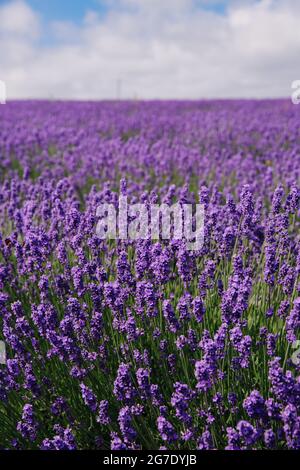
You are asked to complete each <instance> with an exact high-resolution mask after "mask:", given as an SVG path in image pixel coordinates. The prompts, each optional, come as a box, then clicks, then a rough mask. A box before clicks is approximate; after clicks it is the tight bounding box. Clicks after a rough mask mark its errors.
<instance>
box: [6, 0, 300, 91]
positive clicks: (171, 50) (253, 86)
mask: <svg viewBox="0 0 300 470" xmlns="http://www.w3.org/2000/svg"><path fill="white" fill-rule="evenodd" d="M299 17H300V2H299V0H227V1H225V0H0V51H1V54H0V80H3V81H5V83H6V87H7V91H8V98H10V97H11V98H48V97H54V98H71V99H107V98H115V97H116V95H117V89H118V85H117V83H120V82H121V86H119V89H121V94H122V98H133V97H138V98H143V99H156V98H161V99H164V98H166V99H172V98H179V99H184V98H188V99H190V98H192V99H193V98H218V97H221V98H234V97H236V98H242V97H253V98H256V97H257V98H260V97H282V96H290V93H291V83H292V82H293V81H294V80H297V79H300V70H299V65H298V64H299V57H298V55H299V54H298V51H299V50H300V28H299V21H298V18H299Z"/></svg>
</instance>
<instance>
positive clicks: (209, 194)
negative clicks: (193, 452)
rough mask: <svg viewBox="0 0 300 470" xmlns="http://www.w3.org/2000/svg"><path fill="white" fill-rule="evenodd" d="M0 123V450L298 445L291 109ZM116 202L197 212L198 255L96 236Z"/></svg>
mask: <svg viewBox="0 0 300 470" xmlns="http://www.w3.org/2000/svg"><path fill="white" fill-rule="evenodd" d="M0 113H1V114H0V341H4V343H5V345H6V357H7V359H6V364H0V420H1V426H0V447H1V448H4V449H7V448H16V449H86V448H87V449H95V448H103V449H109V448H111V449H140V448H144V449H159V448H160V449H203V450H204V449H272V448H273V449H274V448H275V449H279V448H289V449H294V448H297V449H299V448H300V380H299V367H300V366H299V362H300V361H299V360H298V356H297V347H298V343H297V340H299V339H300V279H299V274H300V238H299V233H300V232H299V227H300V224H299V222H300V219H299V215H300V212H299V208H300V189H299V182H300V178H299V176H300V126H299V124H300V109H298V107H297V106H293V105H292V104H291V103H290V102H288V101H234V102H230V101H219V102H210V101H202V102H151V103H146V102H145V103H143V102H131V103H128V102H119V103H117V102H103V103H93V102H91V103H88V102H82V103H72V102H15V103H8V104H6V105H5V106H2V107H1V108H0ZM120 192H121V193H122V194H123V195H126V196H127V197H128V200H129V201H130V203H132V204H134V203H138V202H139V203H140V202H142V203H144V204H150V203H165V204H168V205H172V204H173V203H175V202H179V203H180V204H187V203H188V204H192V203H201V204H203V205H204V206H205V233H204V245H203V246H202V248H201V249H200V250H197V251H189V250H187V248H186V245H185V243H184V241H183V240H182V241H180V240H160V241H158V242H157V241H153V240H151V239H149V240H138V241H132V240H102V239H100V238H98V236H97V234H96V224H97V217H96V211H97V207H98V206H99V204H103V203H109V204H114V205H115V206H116V207H117V205H118V200H119V193H120ZM299 349H300V348H299Z"/></svg>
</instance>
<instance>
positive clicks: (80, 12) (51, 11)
mask: <svg viewBox="0 0 300 470" xmlns="http://www.w3.org/2000/svg"><path fill="white" fill-rule="evenodd" d="M140 1H141V2H143V1H145V0H140ZM162 2H163V0H162ZM7 3H9V0H0V5H1V4H7ZM194 3H195V6H196V7H198V8H201V9H203V10H208V11H214V12H216V13H218V14H221V15H223V14H224V13H225V11H226V6H227V5H228V3H229V2H228V1H226V0H207V1H204V2H203V1H199V0H195V2H194ZM27 4H28V5H30V6H31V7H32V9H33V10H35V11H37V12H39V13H40V15H41V16H42V18H43V20H44V21H46V22H52V21H72V22H74V23H76V24H78V25H79V24H80V23H81V22H82V21H83V18H84V16H85V14H86V12H87V11H89V10H90V11H91V10H92V11H97V12H98V13H99V14H100V15H103V16H104V15H105V14H106V13H107V12H108V11H109V9H110V7H109V2H108V1H102V0H27Z"/></svg>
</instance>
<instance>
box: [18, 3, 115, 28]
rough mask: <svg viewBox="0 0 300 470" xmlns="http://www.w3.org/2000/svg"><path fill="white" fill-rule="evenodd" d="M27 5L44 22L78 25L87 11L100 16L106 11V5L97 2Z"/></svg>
mask: <svg viewBox="0 0 300 470" xmlns="http://www.w3.org/2000/svg"><path fill="white" fill-rule="evenodd" d="M27 3H28V4H29V5H30V6H31V7H32V8H33V9H34V10H36V11H39V12H40V14H41V15H42V16H43V18H44V19H45V20H46V21H57V20H59V21H68V20H69V21H73V22H74V23H77V24H79V23H81V21H82V19H83V17H84V15H85V13H86V11H88V10H97V11H98V12H100V13H102V14H105V12H106V11H107V4H105V2H101V1H97V0H28V2H27Z"/></svg>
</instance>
